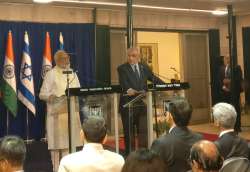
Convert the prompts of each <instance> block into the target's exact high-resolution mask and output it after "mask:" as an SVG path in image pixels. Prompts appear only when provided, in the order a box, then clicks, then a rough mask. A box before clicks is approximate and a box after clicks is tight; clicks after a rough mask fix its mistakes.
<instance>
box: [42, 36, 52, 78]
mask: <svg viewBox="0 0 250 172" xmlns="http://www.w3.org/2000/svg"><path fill="white" fill-rule="evenodd" d="M51 69H52V57H51V46H50V36H49V32H46V38H45V46H44V52H43V65H42V78H44V77H45V74H46V73H47V72H48V71H49V70H51Z"/></svg>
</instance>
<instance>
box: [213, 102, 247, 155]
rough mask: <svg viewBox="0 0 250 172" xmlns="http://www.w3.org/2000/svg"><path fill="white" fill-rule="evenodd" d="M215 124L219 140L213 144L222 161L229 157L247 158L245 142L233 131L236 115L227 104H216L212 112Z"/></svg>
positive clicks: (232, 108)
mask: <svg viewBox="0 0 250 172" xmlns="http://www.w3.org/2000/svg"><path fill="white" fill-rule="evenodd" d="M212 114H213V116H214V119H215V123H216V124H217V125H218V126H219V127H220V130H221V132H220V135H219V139H218V140H217V141H216V142H215V144H216V145H217V146H218V149H219V151H220V153H221V155H222V156H223V157H224V159H228V158H230V157H246V158H247V157H248V145H247V142H246V141H245V140H244V139H242V138H240V137H239V136H238V135H237V133H236V132H235V130H234V126H235V121H236V118H237V113H236V110H235V108H234V107H233V106H232V105H231V104H228V103H217V104H216V105H214V107H213V112H212Z"/></svg>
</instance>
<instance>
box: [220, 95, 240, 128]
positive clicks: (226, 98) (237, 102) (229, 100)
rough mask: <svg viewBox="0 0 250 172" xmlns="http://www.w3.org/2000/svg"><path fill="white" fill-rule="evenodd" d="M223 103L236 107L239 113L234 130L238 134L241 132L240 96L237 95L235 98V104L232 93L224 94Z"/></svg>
mask: <svg viewBox="0 0 250 172" xmlns="http://www.w3.org/2000/svg"><path fill="white" fill-rule="evenodd" d="M223 96H224V97H223V100H222V101H223V102H226V103H229V104H231V105H233V106H234V108H235V110H236V112H237V117H236V122H235V125H234V130H235V131H236V132H240V131H241V110H240V95H237V96H236V98H235V102H234V101H232V95H231V93H228V92H224V94H223Z"/></svg>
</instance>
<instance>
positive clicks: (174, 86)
mask: <svg viewBox="0 0 250 172" xmlns="http://www.w3.org/2000/svg"><path fill="white" fill-rule="evenodd" d="M189 87H190V86H189V83H188V82H180V83H166V84H160V85H159V84H149V85H148V90H147V91H169V90H183V89H188V88H189ZM66 92H67V90H66ZM121 92H122V88H121V87H120V85H110V86H104V87H81V88H69V95H70V96H84V95H97V94H112V93H121Z"/></svg>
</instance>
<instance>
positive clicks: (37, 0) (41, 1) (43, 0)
mask: <svg viewBox="0 0 250 172" xmlns="http://www.w3.org/2000/svg"><path fill="white" fill-rule="evenodd" d="M52 1H53V0H33V2H35V3H44V4H45V3H50V2H52Z"/></svg>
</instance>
